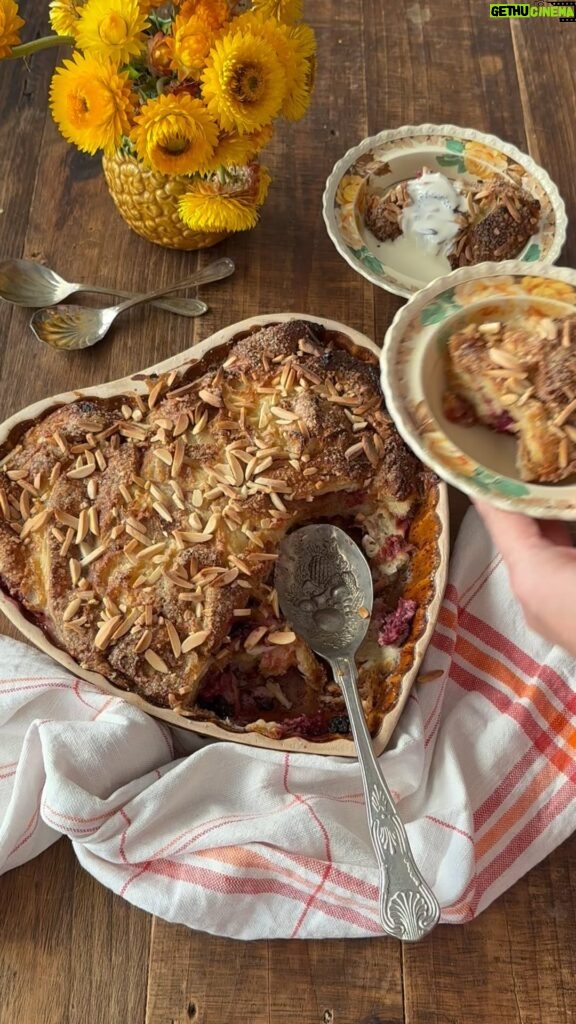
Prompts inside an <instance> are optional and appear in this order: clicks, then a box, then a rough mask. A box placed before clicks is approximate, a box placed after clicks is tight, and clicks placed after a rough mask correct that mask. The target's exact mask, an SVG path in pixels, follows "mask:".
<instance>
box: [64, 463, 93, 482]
mask: <svg viewBox="0 0 576 1024" xmlns="http://www.w3.org/2000/svg"><path fill="white" fill-rule="evenodd" d="M93 472H94V466H91V465H83V466H79V467H78V468H77V469H69V470H68V472H67V473H66V476H67V477H68V479H69V480H84V479H85V478H86V477H87V476H92V473H93Z"/></svg>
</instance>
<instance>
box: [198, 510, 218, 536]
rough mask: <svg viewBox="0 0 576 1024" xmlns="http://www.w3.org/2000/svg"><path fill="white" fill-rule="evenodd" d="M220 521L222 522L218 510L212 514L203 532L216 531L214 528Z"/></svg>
mask: <svg viewBox="0 0 576 1024" xmlns="http://www.w3.org/2000/svg"><path fill="white" fill-rule="evenodd" d="M219 522H220V514H219V513H218V512H214V513H213V514H212V515H211V516H210V518H209V519H208V520H207V522H206V525H205V527H204V529H203V531H202V532H203V533H214V530H215V529H216V527H217V526H218V523H219Z"/></svg>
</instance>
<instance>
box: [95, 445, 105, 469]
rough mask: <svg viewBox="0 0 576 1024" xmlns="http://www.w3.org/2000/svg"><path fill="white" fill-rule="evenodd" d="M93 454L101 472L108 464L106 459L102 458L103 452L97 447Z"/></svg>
mask: <svg viewBox="0 0 576 1024" xmlns="http://www.w3.org/2000/svg"><path fill="white" fill-rule="evenodd" d="M94 454H95V458H96V462H97V463H98V469H99V470H100V472H101V473H103V472H104V470H105V469H106V466H107V465H108V463H107V462H106V459H105V458H104V452H101V451H100V449H99V448H97V449H96V451H95V453H94Z"/></svg>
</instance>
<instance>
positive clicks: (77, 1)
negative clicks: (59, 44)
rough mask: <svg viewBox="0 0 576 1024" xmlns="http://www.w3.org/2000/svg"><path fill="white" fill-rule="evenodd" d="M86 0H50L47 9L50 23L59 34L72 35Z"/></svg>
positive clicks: (74, 33)
mask: <svg viewBox="0 0 576 1024" xmlns="http://www.w3.org/2000/svg"><path fill="white" fill-rule="evenodd" d="M85 2H86V0H52V2H51V4H50V9H49V18H50V24H51V26H52V28H53V29H54V31H55V32H56V33H57V34H58V35H59V36H74V38H76V29H77V26H78V18H79V17H80V12H81V10H82V8H83V6H84V3H85Z"/></svg>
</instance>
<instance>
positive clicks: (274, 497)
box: [270, 491, 288, 512]
mask: <svg viewBox="0 0 576 1024" xmlns="http://www.w3.org/2000/svg"><path fill="white" fill-rule="evenodd" d="M270 501H271V502H272V504H273V505H274V507H275V508H277V509H278V511H279V512H287V511H288V510H287V508H286V505H285V504H284V502H283V501H282V498H280V496H279V495H278V494H276V491H271V492H270Z"/></svg>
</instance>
